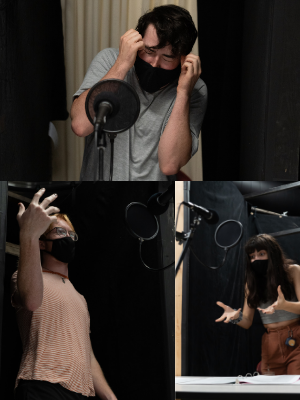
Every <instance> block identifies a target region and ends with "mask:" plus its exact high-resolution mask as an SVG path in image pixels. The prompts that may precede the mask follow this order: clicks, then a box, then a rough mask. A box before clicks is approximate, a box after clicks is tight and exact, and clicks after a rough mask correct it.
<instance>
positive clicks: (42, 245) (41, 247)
mask: <svg viewBox="0 0 300 400" xmlns="http://www.w3.org/2000/svg"><path fill="white" fill-rule="evenodd" d="M39 245H40V250H45V248H46V243H45V242H44V240H39Z"/></svg>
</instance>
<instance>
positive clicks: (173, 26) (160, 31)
mask: <svg viewBox="0 0 300 400" xmlns="http://www.w3.org/2000/svg"><path fill="white" fill-rule="evenodd" d="M150 24H152V25H154V27H155V29H156V33H157V36H158V40H159V44H158V45H157V46H154V47H151V48H152V49H162V48H163V47H165V46H168V45H169V44H170V45H171V46H172V53H173V55H174V56H178V55H180V56H181V55H185V56H186V55H187V54H189V53H190V52H191V50H192V48H193V46H194V43H195V41H196V39H197V36H198V32H197V29H196V27H195V24H194V22H193V20H192V17H191V14H190V13H189V12H188V11H187V10H186V9H185V8H182V7H179V6H175V5H173V4H171V5H165V6H160V7H155V8H154V9H153V10H152V11H148V12H146V13H145V14H144V15H142V16H141V17H140V19H139V20H138V24H137V27H136V28H135V29H136V30H137V31H138V32H139V33H140V34H141V35H142V36H143V37H144V34H145V31H146V29H147V28H148V26H149V25H150Z"/></svg>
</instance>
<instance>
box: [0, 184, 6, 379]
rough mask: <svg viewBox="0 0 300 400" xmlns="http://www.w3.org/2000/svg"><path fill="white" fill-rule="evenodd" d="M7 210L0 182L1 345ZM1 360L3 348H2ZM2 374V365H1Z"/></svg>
mask: <svg viewBox="0 0 300 400" xmlns="http://www.w3.org/2000/svg"><path fill="white" fill-rule="evenodd" d="M6 210H7V182H4V181H2V182H0V343H1V339H2V318H1V316H2V314H3V300H4V270H5V246H6V221H7V216H6ZM0 360H1V347H0ZM0 374H1V365H0Z"/></svg>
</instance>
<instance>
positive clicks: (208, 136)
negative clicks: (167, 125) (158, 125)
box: [197, 0, 244, 180]
mask: <svg viewBox="0 0 300 400" xmlns="http://www.w3.org/2000/svg"><path fill="white" fill-rule="evenodd" d="M197 4H198V39H199V56H200V60H201V66H202V71H203V72H202V74H201V78H202V79H203V80H204V82H205V83H206V85H207V90H208V104H207V111H206V115H205V118H204V121H203V126H202V145H203V177H204V180H215V179H219V180H228V179H239V178H238V177H239V164H240V156H239V154H240V132H241V83H242V79H241V75H242V43H243V34H242V33H243V20H244V0H211V1H207V0H198V3H197Z"/></svg>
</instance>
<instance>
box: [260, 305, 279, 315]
mask: <svg viewBox="0 0 300 400" xmlns="http://www.w3.org/2000/svg"><path fill="white" fill-rule="evenodd" d="M257 309H258V310H259V311H261V312H262V313H263V314H274V312H275V310H274V307H273V305H271V306H269V307H268V308H259V307H257Z"/></svg>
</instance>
